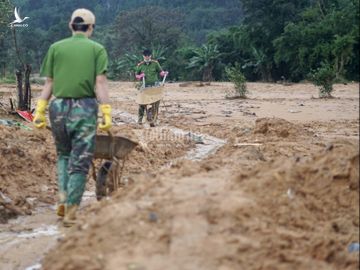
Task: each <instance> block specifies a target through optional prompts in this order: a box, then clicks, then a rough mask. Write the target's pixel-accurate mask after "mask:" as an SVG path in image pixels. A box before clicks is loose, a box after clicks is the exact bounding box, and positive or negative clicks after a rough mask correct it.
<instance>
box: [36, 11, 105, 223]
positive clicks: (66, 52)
mask: <svg viewBox="0 0 360 270" xmlns="http://www.w3.org/2000/svg"><path fill="white" fill-rule="evenodd" d="M69 27H70V29H71V31H72V36H71V37H70V38H66V39H63V40H60V41H58V42H56V43H54V44H52V45H51V46H50V48H49V50H48V52H47V55H46V57H45V59H44V61H43V64H42V66H41V71H40V73H41V75H42V76H45V77H47V79H46V83H45V86H44V88H43V90H42V92H41V95H40V98H39V100H38V102H37V107H36V112H35V117H34V125H35V126H36V127H37V128H45V127H46V118H45V110H46V107H47V105H48V101H49V99H50V97H51V96H52V95H53V96H54V97H55V98H54V99H53V100H52V102H51V103H50V106H49V118H50V122H51V130H52V134H53V137H54V141H55V145H56V152H57V177H58V186H59V197H60V202H59V205H58V208H57V214H58V215H59V216H64V219H63V223H64V226H71V225H73V224H75V223H76V211H77V208H78V206H79V205H80V202H81V199H82V196H83V193H84V190H85V184H86V176H87V174H88V171H89V167H90V164H91V161H92V158H93V155H94V151H95V135H96V127H97V114H98V108H99V109H100V111H101V112H102V116H103V119H102V123H101V124H100V125H99V128H100V129H101V130H103V131H108V130H109V129H110V128H111V106H110V104H109V94H108V87H107V77H106V72H107V66H108V57H107V53H106V50H105V48H104V47H103V46H102V45H100V44H98V43H96V42H94V41H92V40H90V39H89V37H90V36H91V35H92V33H93V31H94V27H95V16H94V14H93V13H92V12H91V11H89V10H87V9H77V10H75V11H74V12H73V14H72V16H71V20H70V23H69ZM95 89H96V90H95ZM98 103H99V104H98Z"/></svg>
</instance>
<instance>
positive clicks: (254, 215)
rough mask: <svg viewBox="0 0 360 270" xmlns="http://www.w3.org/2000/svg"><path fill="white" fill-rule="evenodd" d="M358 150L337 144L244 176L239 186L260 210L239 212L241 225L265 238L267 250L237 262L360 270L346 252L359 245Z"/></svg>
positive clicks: (252, 252)
mask: <svg viewBox="0 0 360 270" xmlns="http://www.w3.org/2000/svg"><path fill="white" fill-rule="evenodd" d="M357 149H358V145H353V144H341V143H340V144H338V143H334V145H333V147H329V148H328V150H327V151H325V152H322V153H318V154H317V155H314V156H312V157H310V158H307V159H305V160H301V159H292V160H291V159H287V160H277V161H276V162H273V163H271V164H268V165H266V166H265V165H262V166H261V167H260V166H259V167H258V168H255V169H254V170H253V171H252V172H251V173H249V174H242V175H240V176H239V177H238V178H237V183H238V185H240V186H242V187H245V189H244V190H245V191H246V192H247V194H253V195H254V197H255V198H256V205H253V206H251V207H248V208H242V209H240V210H239V211H237V212H236V216H237V217H238V222H237V224H238V225H239V226H240V227H241V228H242V230H245V231H247V232H248V235H252V236H253V237H254V239H261V240H259V242H260V245H261V246H262V247H263V249H261V250H256V249H252V248H251V249H250V250H247V252H241V253H238V254H237V258H236V259H237V260H244V259H245V256H251V257H253V258H259V257H261V258H264V257H267V262H268V263H267V264H266V265H263V266H264V267H265V268H266V269H269V268H270V269H273V268H276V269H288V268H289V267H290V265H292V266H294V265H297V267H298V268H301V269H328V267H329V265H332V266H334V267H335V268H336V269H357V268H358V267H359V265H358V263H359V261H358V260H357V259H358V258H357V257H356V256H352V255H351V254H349V253H348V251H347V246H348V245H349V244H350V243H351V242H358V240H359V151H358V150H357ZM255 221H256V222H255ZM269 250H273V252H271V253H268V251H269ZM299 250H302V254H300V253H299ZM309 258H311V260H314V261H317V266H316V264H314V263H311V261H310V260H309ZM356 266H357V267H356Z"/></svg>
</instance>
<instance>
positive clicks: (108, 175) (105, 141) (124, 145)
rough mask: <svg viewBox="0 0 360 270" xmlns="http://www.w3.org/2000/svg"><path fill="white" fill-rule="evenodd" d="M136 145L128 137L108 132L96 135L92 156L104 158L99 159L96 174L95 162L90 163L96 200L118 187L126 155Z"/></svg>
mask: <svg viewBox="0 0 360 270" xmlns="http://www.w3.org/2000/svg"><path fill="white" fill-rule="evenodd" d="M137 145H138V143H136V142H134V141H132V140H130V139H128V138H125V137H121V136H113V135H112V134H111V133H110V132H109V133H108V135H96V144H95V153H94V158H95V159H101V160H105V161H104V162H103V161H101V164H102V165H101V166H100V168H99V170H98V173H97V175H96V167H95V164H94V162H93V163H92V166H93V178H94V180H95V181H96V191H95V193H96V198H97V200H101V199H102V198H103V197H106V196H108V195H110V194H111V193H112V192H114V191H116V190H117V189H118V188H119V186H120V184H121V178H122V173H123V169H124V167H125V162H126V159H127V156H128V155H129V154H130V152H131V151H132V150H133V149H134V148H135V147H136V146H137Z"/></svg>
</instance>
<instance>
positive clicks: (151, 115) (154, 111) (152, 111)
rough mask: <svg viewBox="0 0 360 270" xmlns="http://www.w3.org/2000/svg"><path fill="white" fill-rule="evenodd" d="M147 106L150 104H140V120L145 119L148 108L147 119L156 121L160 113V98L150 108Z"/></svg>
mask: <svg viewBox="0 0 360 270" xmlns="http://www.w3.org/2000/svg"><path fill="white" fill-rule="evenodd" d="M147 106H148V105H139V121H141V120H142V119H143V117H144V113H145V110H146V116H147V120H148V121H149V122H151V123H152V122H155V121H156V120H157V116H158V113H159V107H160V100H159V101H156V102H154V103H152V104H151V108H149V109H148V108H147Z"/></svg>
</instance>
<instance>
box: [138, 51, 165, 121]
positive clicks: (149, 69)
mask: <svg viewBox="0 0 360 270" xmlns="http://www.w3.org/2000/svg"><path fill="white" fill-rule="evenodd" d="M151 57H152V55H151V51H150V50H144V52H143V58H144V61H141V62H140V63H138V65H137V67H136V72H135V76H136V79H137V80H145V85H144V86H145V87H152V86H159V85H160V82H159V76H158V75H160V76H161V77H164V76H165V75H166V74H168V72H167V71H163V70H162V68H161V66H160V64H159V62H158V61H156V60H152V59H151ZM159 105H160V100H159V101H156V102H154V103H152V104H151V108H150V109H147V105H139V112H138V123H139V124H140V125H141V124H142V119H143V117H144V112H145V110H146V112H147V118H148V121H149V122H150V126H151V127H154V126H155V122H156V120H157V116H158V112H159Z"/></svg>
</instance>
